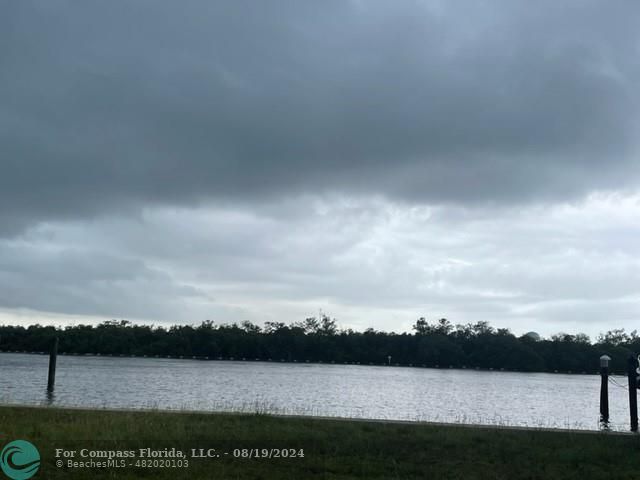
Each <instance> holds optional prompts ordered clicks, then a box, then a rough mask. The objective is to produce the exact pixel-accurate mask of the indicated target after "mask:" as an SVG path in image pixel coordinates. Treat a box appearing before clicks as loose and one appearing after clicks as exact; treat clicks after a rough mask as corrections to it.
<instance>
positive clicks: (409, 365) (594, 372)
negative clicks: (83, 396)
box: [0, 350, 627, 376]
mask: <svg viewBox="0 0 640 480" xmlns="http://www.w3.org/2000/svg"><path fill="white" fill-rule="evenodd" d="M0 353H7V354H16V353H17V354H22V355H49V354H48V353H47V352H29V351H17V350H0ZM59 355H60V356H65V357H107V358H149V359H169V360H196V361H208V362H213V361H217V362H251V363H254V362H264V363H285V364H294V365H296V364H310V365H354V366H363V367H403V368H435V369H438V370H476V371H480V372H518V373H554V374H555V373H558V374H563V375H599V372H598V370H592V371H572V370H566V371H562V370H541V371H528V370H517V369H510V368H492V367H489V368H487V367H467V366H464V367H459V366H453V365H449V366H444V365H426V364H420V365H418V364H413V363H407V364H404V363H392V364H390V365H389V364H388V363H361V362H336V361H328V362H325V361H311V360H304V361H302V360H301V361H298V360H284V359H280V360H274V359H264V358H236V357H208V356H195V355H192V356H189V355H187V356H185V355H134V354H123V353H122V354H110V353H106V354H104V353H68V352H61V353H59ZM610 375H617V376H626V375H627V374H626V372H624V371H623V370H620V371H619V372H614V371H612V372H610Z"/></svg>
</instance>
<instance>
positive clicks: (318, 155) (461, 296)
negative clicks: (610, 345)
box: [0, 0, 640, 336]
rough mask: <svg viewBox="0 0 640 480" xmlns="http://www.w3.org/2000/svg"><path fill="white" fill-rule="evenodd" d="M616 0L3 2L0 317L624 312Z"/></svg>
mask: <svg viewBox="0 0 640 480" xmlns="http://www.w3.org/2000/svg"><path fill="white" fill-rule="evenodd" d="M639 21H640V4H638V3H637V2H636V1H623V0H621V1H619V2H603V1H597V2H596V1H563V2H558V1H557V0H553V1H538V2H534V3H532V2H530V1H516V0H493V1H486V2H485V1H480V0H473V1H453V0H446V1H436V0H434V1H409V0H407V1H398V2H391V1H386V0H385V1H375V0H361V1H356V0H352V1H348V0H342V1H336V2H334V1H315V0H313V1H301V0H292V1H276V0H274V1H271V2H261V1H238V0H232V1H231V0H230V1H216V2H212V1H181V2H175V1H168V0H162V1H159V0H135V1H133V0H132V1H126V2H124V1H123V2H104V1H100V2H98V1H95V2H94V1H89V0H77V1H62V0H60V1H57V0H47V1H39V2H31V1H28V0H21V1H17V2H5V3H4V4H3V6H2V12H1V14H0V147H1V150H0V323H5V324H8V323H11V324H16V323H20V324H31V323H35V322H40V323H52V324H72V323H76V324H77V323H87V322H97V321H101V320H104V319H111V318H118V319H120V318H126V319H130V320H133V321H141V322H143V321H144V322H153V323H156V324H160V323H164V324H171V323H199V322H201V321H202V320H205V319H212V320H215V321H217V322H233V321H242V320H251V321H254V322H257V323H262V322H263V321H284V322H287V323H288V322H291V321H297V320H301V319H304V318H305V317H308V316H314V315H318V312H319V309H322V311H323V312H326V313H327V314H330V315H331V316H332V317H336V318H337V319H338V321H339V323H340V324H341V325H342V326H344V327H351V328H354V329H365V328H367V327H374V328H376V329H383V330H395V331H406V330H409V329H410V328H411V325H412V323H413V322H414V321H415V319H416V318H417V317H420V316H425V317H426V318H427V319H430V320H435V319H437V318H440V317H446V318H449V319H450V320H451V321H452V322H454V323H467V322H476V321H480V320H486V321H489V322H491V323H492V324H493V325H495V326H499V327H508V328H511V329H512V331H514V332H515V333H524V332H526V331H529V330H536V331H539V332H540V333H541V334H543V335H550V334H553V333H557V332H560V331H565V332H570V333H577V332H586V333H587V334H590V335H592V336H595V335H596V334H597V333H598V332H601V331H604V330H608V329H611V328H616V327H625V328H627V329H628V330H632V329H634V328H636V324H637V323H638V322H637V319H638V318H639V317H640V241H639V239H640V162H639V158H638V153H639V148H638V147H639V143H640V141H639V139H640V135H638V127H639V123H640V122H639V121H640V117H639V115H638V113H639V112H640V109H639V106H640V105H639V102H640V89H639V88H638V85H640V34H639V33H638V32H639V31H640V30H638V28H637V26H638V24H639Z"/></svg>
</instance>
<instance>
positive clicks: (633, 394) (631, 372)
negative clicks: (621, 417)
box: [627, 355, 638, 432]
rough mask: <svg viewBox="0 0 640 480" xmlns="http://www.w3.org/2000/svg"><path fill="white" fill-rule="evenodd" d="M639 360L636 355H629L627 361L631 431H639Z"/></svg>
mask: <svg viewBox="0 0 640 480" xmlns="http://www.w3.org/2000/svg"><path fill="white" fill-rule="evenodd" d="M636 368H638V361H637V360H636V357H635V356H634V355H629V360H628V362H627V377H628V379H629V417H630V423H631V431H632V432H637V431H638V379H637V376H638V372H637V371H636Z"/></svg>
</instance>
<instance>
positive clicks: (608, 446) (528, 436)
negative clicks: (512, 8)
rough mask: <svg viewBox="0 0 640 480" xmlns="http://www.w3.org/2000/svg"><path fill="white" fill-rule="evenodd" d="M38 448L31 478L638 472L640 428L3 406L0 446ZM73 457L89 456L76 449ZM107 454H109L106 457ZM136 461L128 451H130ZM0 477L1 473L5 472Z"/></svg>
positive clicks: (632, 475) (590, 475)
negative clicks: (297, 454) (244, 452)
mask: <svg viewBox="0 0 640 480" xmlns="http://www.w3.org/2000/svg"><path fill="white" fill-rule="evenodd" d="M15 439H24V440H28V441H30V442H32V443H33V444H35V445H36V446H37V447H38V449H39V450H40V454H41V457H42V464H41V467H40V471H39V472H38V474H37V475H36V477H34V478H36V479H37V478H46V479H62V478H65V479H67V478H69V479H75V478H77V479H89V478H92V479H93V478H123V479H124V478H150V479H154V480H160V479H181V478H185V479H243V480H244V479H264V480H268V479H295V480H301V479H307V478H318V479H320V478H322V479H355V478H357V479H435V480H438V479H465V480H470V479H509V480H517V479H549V480H555V479H581V480H585V479H608V480H609V479H618V478H620V479H622V478H628V479H637V478H640V438H639V437H637V436H632V435H611V434H585V433H566V432H547V431H533V430H531V431H525V430H507V429H498V428H466V427H455V426H452V427H445V426H437V425H427V424H415V425H410V424H393V423H368V422H360V421H359V422H347V421H338V420H336V421H334V420H325V419H311V418H309V419H300V418H282V417H273V416H267V415H226V414H190V413H166V412H112V411H99V410H98V411H89V410H86V411H84V410H63V409H53V408H22V407H0V447H1V446H4V445H5V444H6V443H8V442H9V441H11V440H15ZM145 447H149V448H154V449H164V448H171V447H175V448H177V449H181V450H184V451H185V452H187V453H189V452H190V450H191V449H192V448H203V449H209V448H215V449H216V451H217V452H219V453H223V452H228V453H229V454H230V455H226V456H225V455H221V458H212V459H208V458H207V459H195V458H193V459H192V458H190V459H189V463H190V465H189V467H188V468H185V469H170V468H169V469H158V468H156V469H142V468H129V467H127V468H124V469H113V468H111V469H75V470H72V469H68V468H57V467H56V466H55V461H56V458H55V457H54V452H55V449H56V448H63V449H66V450H77V451H79V450H81V449H83V448H86V449H90V450H136V449H139V448H145ZM253 448H257V449H263V448H269V449H274V448H289V449H296V450H300V449H303V450H304V457H303V458H278V459H274V458H272V459H267V458H260V459H255V458H254V459H243V458H233V455H232V453H233V450H234V449H253ZM76 460H88V459H82V458H79V453H78V454H77V455H76ZM101 460H102V459H101ZM128 461H129V460H128ZM0 478H3V477H2V474H0Z"/></svg>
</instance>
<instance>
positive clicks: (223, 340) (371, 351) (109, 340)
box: [0, 315, 640, 373]
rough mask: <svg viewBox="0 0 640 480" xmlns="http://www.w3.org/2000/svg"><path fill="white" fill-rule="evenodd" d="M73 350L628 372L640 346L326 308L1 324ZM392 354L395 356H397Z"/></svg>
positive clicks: (12, 332) (32, 342) (1, 345)
mask: <svg viewBox="0 0 640 480" xmlns="http://www.w3.org/2000/svg"><path fill="white" fill-rule="evenodd" d="M55 337H58V339H59V352H61V353H67V354H78V355H83V354H100V355H115V356H118V355H136V356H145V355H146V356H175V357H179V356H182V357H200V358H205V357H208V358H210V359H216V358H223V359H229V358H233V359H236V360H240V359H247V360H272V361H288V362H293V361H296V362H306V361H309V362H325V363H331V362H335V363H360V364H365V365H367V364H374V365H380V364H387V363H391V364H399V365H413V366H426V367H441V368H448V367H453V368H481V369H496V370H497V369H505V370H518V371H527V372H545V371H547V372H548V371H551V372H553V371H559V372H574V373H581V372H590V373H592V372H594V371H596V370H597V369H598V359H599V357H600V356H601V355H603V354H605V353H606V354H607V355H609V356H610V357H611V358H612V361H611V364H610V366H611V368H612V370H613V371H617V372H624V371H625V370H626V362H627V358H628V357H629V355H630V354H637V353H638V352H640V337H638V335H637V332H636V331H635V330H634V331H633V332H631V333H627V332H625V330H624V329H617V330H611V331H608V332H606V333H604V334H601V335H599V336H598V338H597V339H596V341H595V342H591V340H590V338H589V337H588V336H587V335H584V334H577V335H569V334H558V335H554V336H552V337H551V338H548V339H538V338H535V336H534V335H528V334H527V335H522V336H519V337H518V336H515V335H514V334H513V333H511V332H510V331H509V330H508V329H504V328H497V329H496V328H494V327H492V326H491V325H490V324H489V323H488V322H477V323H475V324H466V325H454V324H452V323H451V322H449V320H447V319H444V318H443V319H440V320H437V321H435V322H428V321H427V320H426V319H425V318H420V319H418V320H417V321H416V322H415V324H414V325H413V331H412V332H411V333H395V332H383V331H377V330H374V329H372V328H369V329H367V330H365V331H363V332H358V331H353V330H351V329H340V328H338V325H337V322H336V320H335V319H332V318H330V317H329V316H326V315H322V316H321V317H319V318H316V317H311V318H307V319H305V320H304V321H302V322H294V323H291V324H288V325H287V324H285V323H280V322H266V323H265V324H264V326H262V327H260V326H258V325H256V324H254V323H251V322H248V321H245V322H242V323H239V324H238V323H232V324H215V323H214V322H212V321H210V320H207V321H204V322H202V323H201V324H200V325H197V326H194V325H174V326H171V327H162V326H148V325H135V324H133V323H131V322H129V321H127V320H112V321H107V322H103V323H101V324H99V325H95V326H94V325H75V326H67V327H64V328H63V327H53V326H42V325H31V326H28V327H23V326H12V325H2V326H0V350H1V351H27V352H47V351H49V349H50V346H51V344H52V342H53V339H54V338H55ZM389 357H390V358H389Z"/></svg>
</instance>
